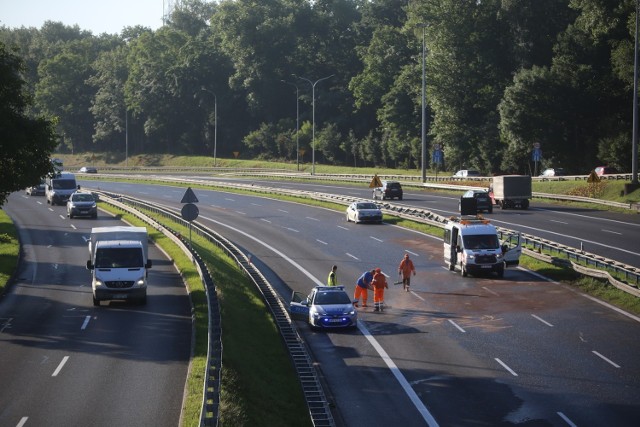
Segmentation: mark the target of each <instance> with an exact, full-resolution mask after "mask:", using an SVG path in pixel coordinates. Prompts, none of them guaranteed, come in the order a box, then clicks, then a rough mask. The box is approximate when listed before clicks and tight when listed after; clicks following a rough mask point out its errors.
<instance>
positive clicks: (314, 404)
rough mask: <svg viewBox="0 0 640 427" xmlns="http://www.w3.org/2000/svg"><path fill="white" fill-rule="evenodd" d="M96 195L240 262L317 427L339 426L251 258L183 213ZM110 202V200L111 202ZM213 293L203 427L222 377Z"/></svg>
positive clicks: (213, 419)
mask: <svg viewBox="0 0 640 427" xmlns="http://www.w3.org/2000/svg"><path fill="white" fill-rule="evenodd" d="M95 192H97V193H98V194H101V195H106V196H108V197H109V199H111V200H114V199H115V200H117V201H118V202H120V203H124V204H126V205H130V206H133V207H134V208H136V209H146V210H151V211H152V212H154V213H155V214H156V215H159V216H162V217H165V218H168V219H170V220H171V221H174V222H177V223H179V224H181V225H183V226H185V227H190V228H191V230H193V231H194V232H195V233H196V234H197V235H199V236H201V237H203V238H205V239H206V240H207V241H209V242H210V243H213V244H214V245H216V246H217V247H218V248H220V249H221V250H223V251H224V252H225V253H226V254H227V255H228V256H230V257H231V258H233V259H234V260H235V261H236V264H237V265H238V266H239V267H240V268H241V269H242V270H243V271H244V272H245V274H247V275H248V276H249V277H250V278H251V280H252V281H253V283H254V284H255V286H256V287H257V289H258V290H259V292H260V293H261V294H262V296H263V298H264V300H265V303H266V304H267V306H268V307H269V310H270V311H271V313H272V316H273V318H274V320H275V322H276V325H277V326H278V330H279V331H280V335H281V337H282V339H283V341H284V344H285V345H286V347H287V349H288V352H289V355H290V357H291V359H292V363H293V365H294V368H295V369H296V372H297V374H298V379H299V381H300V384H301V386H302V390H303V394H304V397H305V400H306V402H307V407H308V409H309V415H310V418H311V421H312V423H313V425H314V426H318V427H333V426H335V421H334V419H333V415H332V413H331V408H330V406H329V403H328V400H327V398H326V395H325V393H324V390H323V388H322V385H321V382H320V379H319V377H318V373H317V371H316V368H315V366H314V365H313V361H312V359H311V357H310V356H309V352H308V350H307V348H306V345H305V344H304V341H303V340H302V338H301V337H300V335H299V333H298V331H297V329H296V327H295V324H294V323H293V322H292V320H291V318H290V316H289V313H288V311H287V308H286V305H285V304H284V303H283V301H282V300H281V299H280V298H279V296H278V293H277V291H276V290H275V288H274V287H273V286H272V285H271V284H270V283H269V281H268V280H267V279H266V277H265V276H264V275H263V274H262V273H261V272H260V270H259V269H258V268H257V267H255V265H254V264H253V263H252V262H251V260H250V258H249V257H248V256H247V255H245V254H244V253H243V252H242V251H241V250H240V249H238V247H237V246H235V245H234V244H233V243H232V242H231V241H229V240H227V239H226V238H224V237H223V236H221V235H220V234H218V233H216V232H214V231H212V230H210V229H208V228H206V227H204V226H203V225H201V224H199V223H197V222H192V223H191V224H189V222H188V221H185V220H184V219H182V217H181V216H180V214H179V213H177V212H175V211H173V210H171V209H167V208H163V207H160V206H158V205H154V204H151V203H149V202H146V201H143V200H140V199H136V198H133V197H129V196H121V195H117V194H113V193H105V192H100V191H95ZM109 199H107V200H108V201H109ZM102 200H104V199H102ZM176 234H177V233H176ZM181 239H182V241H183V242H184V243H185V244H186V245H187V246H189V244H188V242H185V240H184V238H181ZM189 250H190V251H191V252H192V253H193V254H194V255H195V256H196V257H197V260H198V262H202V264H203V265H204V262H203V261H202V260H201V258H200V256H199V255H198V254H197V252H196V251H195V250H194V249H193V248H191V247H190V246H189ZM205 269H206V266H205ZM211 285H212V286H213V282H211ZM211 294H213V295H214V300H215V301H214V300H211V299H210V300H211V301H212V302H213V303H214V304H215V306H214V307H212V308H210V311H209V313H210V316H209V322H210V330H209V351H208V356H207V367H208V372H207V375H206V377H205V385H204V392H203V405H202V413H201V426H214V425H217V424H218V405H219V400H220V396H219V391H220V378H221V375H222V339H221V338H222V330H221V327H220V312H219V306H218V303H217V297H215V294H216V292H215V287H212V288H211ZM212 314H213V316H214V317H215V319H214V320H215V321H212V317H211V316H212Z"/></svg>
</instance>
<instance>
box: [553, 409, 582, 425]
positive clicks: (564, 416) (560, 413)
mask: <svg viewBox="0 0 640 427" xmlns="http://www.w3.org/2000/svg"><path fill="white" fill-rule="evenodd" d="M556 414H558V415H559V416H560V418H562V419H563V420H564V422H566V423H567V424H569V425H570V426H571V427H578V426H577V425H575V424H574V423H573V421H571V420H570V419H569V418H568V417H567V416H566V415H565V414H563V413H562V412H556Z"/></svg>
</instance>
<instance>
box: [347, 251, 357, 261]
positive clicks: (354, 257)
mask: <svg viewBox="0 0 640 427" xmlns="http://www.w3.org/2000/svg"><path fill="white" fill-rule="evenodd" d="M347 256H348V257H351V258H353V259H355V260H356V261H360V258H358V257H357V256H355V255H351V254H350V253H349V252H347Z"/></svg>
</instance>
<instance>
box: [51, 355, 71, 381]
mask: <svg viewBox="0 0 640 427" xmlns="http://www.w3.org/2000/svg"><path fill="white" fill-rule="evenodd" d="M67 360H69V356H65V357H63V358H62V361H61V362H60V364H59V365H58V367H57V368H56V370H55V371H53V374H52V375H51V376H52V377H57V376H58V374H59V373H60V371H61V370H62V368H63V367H64V365H65V364H66V363H67Z"/></svg>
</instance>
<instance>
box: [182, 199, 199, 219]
mask: <svg viewBox="0 0 640 427" xmlns="http://www.w3.org/2000/svg"><path fill="white" fill-rule="evenodd" d="M180 213H181V215H182V219H184V220H185V221H194V220H195V219H196V218H198V215H199V214H200V210H199V209H198V207H197V206H196V205H194V204H193V203H187V204H186V205H184V206H183V207H182V210H181V211H180Z"/></svg>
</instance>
